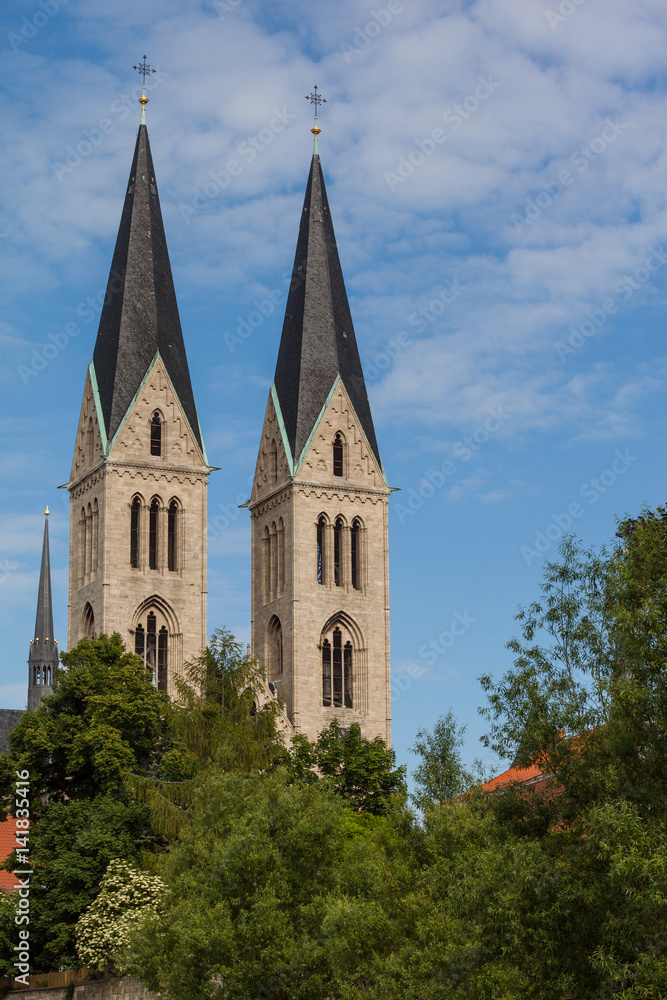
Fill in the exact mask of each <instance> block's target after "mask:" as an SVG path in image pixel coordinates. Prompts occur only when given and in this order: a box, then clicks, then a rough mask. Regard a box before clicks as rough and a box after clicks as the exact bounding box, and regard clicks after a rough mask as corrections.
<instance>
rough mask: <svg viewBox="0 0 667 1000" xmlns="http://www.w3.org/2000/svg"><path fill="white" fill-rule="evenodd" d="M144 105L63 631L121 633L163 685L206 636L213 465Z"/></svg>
mask: <svg viewBox="0 0 667 1000" xmlns="http://www.w3.org/2000/svg"><path fill="white" fill-rule="evenodd" d="M140 103H142V104H143V105H144V107H143V108H142V114H141V124H140V126H139V133H138V136H137V142H136V147H135V150H134V159H133V161H132V169H131V170H130V178H129V181H128V185H127V189H126V193H125V202H124V205H123V210H122V215H121V220H120V227H119V230H118V238H117V240H116V247H115V250H114V254H113V261H112V264H111V273H110V275H109V282H108V285H107V291H106V297H105V300H104V306H103V309H102V315H101V317H100V325H99V331H98V334H97V341H96V344H95V351H94V354H93V360H92V362H91V364H90V365H89V367H88V374H87V376H86V382H85V387H84V392H83V403H82V406H81V416H80V419H79V427H78V430H77V436H76V445H75V448H74V460H73V463H72V471H71V475H70V481H69V483H68V484H67V488H68V490H69V492H70V499H71V516H70V579H69V630H68V642H69V648H70V649H71V648H72V647H73V646H74V645H75V644H76V643H77V642H78V641H79V640H80V639H81V638H82V637H83V636H96V635H99V634H100V633H101V632H105V633H107V634H111V633H112V632H119V633H120V635H121V636H122V638H123V640H124V642H125V644H126V646H127V648H128V649H129V650H131V651H132V652H136V653H137V655H139V656H140V657H141V658H142V659H143V660H144V662H145V664H146V667H147V669H148V670H150V672H151V674H152V677H153V679H154V683H155V684H156V685H157V687H158V688H160V689H161V690H165V691H168V692H169V693H170V694H174V692H175V687H174V677H175V676H176V675H178V674H179V673H180V672H181V671H182V667H183V663H184V662H185V661H187V660H188V659H190V658H192V657H194V656H196V655H197V654H199V653H200V652H201V650H202V649H203V648H204V647H205V646H206V491H207V484H208V476H209V473H210V472H211V469H210V467H209V465H208V461H207V458H206V452H205V450H204V444H203V440H202V435H201V430H200V427H199V420H198V417H197V409H196V407H195V400H194V394H193V392H192V385H191V382H190V373H189V371H188V362H187V358H186V354H185V344H184V342H183V333H182V331H181V323H180V318H179V314H178V306H177V304H176V293H175V290H174V282H173V279H172V274H171V266H170V263H169V254H168V251H167V242H166V239H165V234H164V227H163V224H162V213H161V211H160V201H159V198H158V192H157V185H156V182H155V171H154V169H153V160H152V157H151V149H150V143H149V141H148V132H147V130H146V124H145V114H144V111H145V104H146V103H147V99H146V97H145V92H144V96H143V97H142V98H141V99H140Z"/></svg>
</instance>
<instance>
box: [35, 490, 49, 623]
mask: <svg viewBox="0 0 667 1000" xmlns="http://www.w3.org/2000/svg"><path fill="white" fill-rule="evenodd" d="M44 514H45V515H46V517H45V520H44V540H43V542H42V568H41V570H40V573H39V592H38V594H37V617H36V618H35V639H42V640H44V639H50V640H53V601H52V599H51V561H50V557H49V508H48V507H47V508H46V510H45V511H44Z"/></svg>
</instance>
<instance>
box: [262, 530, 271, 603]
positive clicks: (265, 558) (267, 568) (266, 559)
mask: <svg viewBox="0 0 667 1000" xmlns="http://www.w3.org/2000/svg"><path fill="white" fill-rule="evenodd" d="M270 563H271V539H270V537H269V529H268V526H267V525H264V533H263V535H262V597H263V600H264V603H265V604H266V602H267V601H268V600H270V594H271V591H270V586H271V565H270Z"/></svg>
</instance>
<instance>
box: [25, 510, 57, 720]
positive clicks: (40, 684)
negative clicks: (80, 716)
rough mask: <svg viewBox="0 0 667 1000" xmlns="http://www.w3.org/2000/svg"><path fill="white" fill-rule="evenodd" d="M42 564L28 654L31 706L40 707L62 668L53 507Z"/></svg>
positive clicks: (46, 532) (47, 527)
mask: <svg viewBox="0 0 667 1000" xmlns="http://www.w3.org/2000/svg"><path fill="white" fill-rule="evenodd" d="M44 514H45V515H46V520H45V522H44V541H43V543H42V568H41V570H40V573H39V591H38V593H37V615H36V617H35V636H34V638H33V639H31V640H30V655H29V656H28V708H29V709H36V708H39V704H40V702H41V700H42V698H44V697H46V695H50V694H52V693H53V691H52V685H53V681H54V678H55V675H56V671H57V669H58V643H57V642H56V641H55V639H54V638H53V600H52V598H51V561H50V558H49V508H48V507H47V508H46V510H45V511H44Z"/></svg>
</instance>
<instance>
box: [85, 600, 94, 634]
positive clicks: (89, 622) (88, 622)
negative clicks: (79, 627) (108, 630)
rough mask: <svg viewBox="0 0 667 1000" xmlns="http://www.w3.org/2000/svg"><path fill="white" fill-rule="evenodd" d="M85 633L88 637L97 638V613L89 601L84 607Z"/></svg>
mask: <svg viewBox="0 0 667 1000" xmlns="http://www.w3.org/2000/svg"><path fill="white" fill-rule="evenodd" d="M83 634H84V637H85V638H86V639H94V638H95V615H94V614H93V609H92V607H91V606H90V604H89V603H87V604H86V606H85V608H84V609H83Z"/></svg>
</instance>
